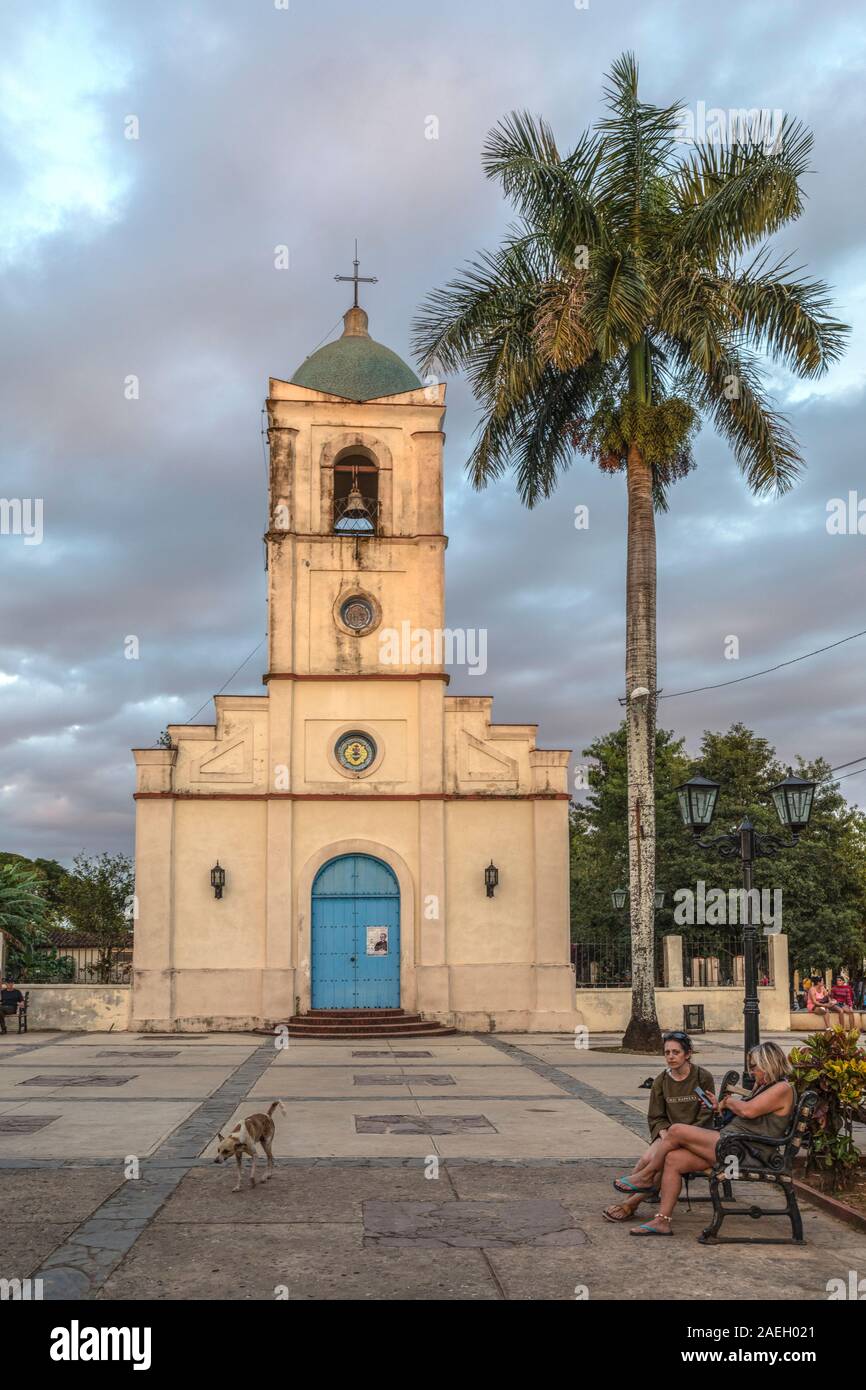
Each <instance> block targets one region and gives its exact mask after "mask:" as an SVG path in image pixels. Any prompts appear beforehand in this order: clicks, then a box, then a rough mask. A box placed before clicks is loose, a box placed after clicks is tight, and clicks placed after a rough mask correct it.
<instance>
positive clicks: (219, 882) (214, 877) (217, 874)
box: [210, 860, 226, 898]
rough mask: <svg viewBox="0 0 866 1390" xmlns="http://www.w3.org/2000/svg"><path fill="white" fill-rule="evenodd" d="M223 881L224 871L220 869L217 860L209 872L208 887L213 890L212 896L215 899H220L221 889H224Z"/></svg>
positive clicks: (224, 879) (224, 878) (224, 877)
mask: <svg viewBox="0 0 866 1390" xmlns="http://www.w3.org/2000/svg"><path fill="white" fill-rule="evenodd" d="M225 881H226V871H225V869H223V868H221V867H220V861H219V860H217V862H216V863H215V864H214V866H213V868H212V869H211V871H210V885H211V888H212V889H213V895H214V897H215V898H221V897H222V895H223V888H224V887H225Z"/></svg>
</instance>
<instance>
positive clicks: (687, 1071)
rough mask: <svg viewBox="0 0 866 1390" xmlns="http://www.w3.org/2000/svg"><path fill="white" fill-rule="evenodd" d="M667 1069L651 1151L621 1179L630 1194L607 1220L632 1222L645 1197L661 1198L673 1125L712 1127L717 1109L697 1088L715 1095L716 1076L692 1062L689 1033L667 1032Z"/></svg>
mask: <svg viewBox="0 0 866 1390" xmlns="http://www.w3.org/2000/svg"><path fill="white" fill-rule="evenodd" d="M662 1041H663V1043H664V1053H665V1061H666V1062H667V1066H666V1068H665V1070H664V1071H663V1072H661V1074H660V1075H659V1076H657V1077H656V1079H655V1081H654V1082H653V1086H652V1091H651V1092H650V1099H649V1109H648V1111H647V1124H648V1125H649V1132H650V1145H649V1148H648V1149H646V1150H645V1152H644V1153H643V1154H642V1155H641V1157H640V1158H639V1159H638V1161H637V1163H636V1164H635V1166H634V1170H633V1171H632V1172H631V1173H629V1174H628V1176H627V1177H623V1178H617V1179H616V1181H615V1182H614V1187H615V1188H616V1190H617V1192H625V1193H627V1194H628V1195H627V1198H626V1200H625V1201H624V1202H615V1203H614V1204H613V1206H610V1207H606V1208H605V1210H604V1211H603V1212H602V1215H603V1216H604V1218H605V1220H606V1221H630V1220H631V1218H632V1217H633V1216H634V1214H635V1212H636V1211H637V1209H638V1207H639V1206H640V1204H641V1202H642V1201H643V1200H644V1198H645V1197H648V1196H650V1195H653V1196H657V1192H656V1184H657V1181H658V1175H659V1173H660V1172H661V1169H662V1163H663V1162H664V1158H663V1157H661V1158H660V1157H659V1155H660V1154H661V1153H662V1148H661V1141H662V1138H663V1136H664V1135H665V1134H666V1133H667V1132H668V1130H669V1129H670V1127H671V1125H674V1124H677V1123H680V1124H687V1125H701V1126H703V1125H712V1123H713V1110H712V1106H711V1105H705V1104H704V1103H703V1101H702V1100H701V1098H700V1096H699V1095H698V1094H697V1091H696V1089H695V1088H696V1087H697V1086H700V1088H701V1090H702V1091H705V1092H707V1093H708V1094H712V1091H713V1086H714V1082H713V1078H712V1074H711V1073H710V1072H708V1071H706V1070H705V1068H704V1067H698V1066H696V1065H695V1064H694V1063H693V1061H692V1050H693V1049H692V1040H691V1038H690V1037H689V1035H688V1033H663V1034H662Z"/></svg>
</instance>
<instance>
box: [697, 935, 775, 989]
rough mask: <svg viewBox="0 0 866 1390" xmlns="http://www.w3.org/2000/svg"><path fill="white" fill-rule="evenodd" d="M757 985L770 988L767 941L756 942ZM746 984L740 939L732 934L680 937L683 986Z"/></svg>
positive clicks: (770, 969)
mask: <svg viewBox="0 0 866 1390" xmlns="http://www.w3.org/2000/svg"><path fill="white" fill-rule="evenodd" d="M756 949H757V963H758V984H759V985H762V984H764V985H772V984H773V983H774V980H773V967H772V963H771V961H770V948H769V943H768V941H767V938H766V937H765V936H759V937H758V938H757V943H756ZM745 983H746V958H745V956H744V954H743V938H742V936H740V935H737V934H736V933H734V932H731V933H730V934H727V935H724V936H717V937H711V938H709V939H690V938H688V937H685V936H684V937H683V984H684V985H687V986H703V987H704V988H707V987H710V986H713V985H716V986H719V985H737V986H740V987H742V986H743V985H745Z"/></svg>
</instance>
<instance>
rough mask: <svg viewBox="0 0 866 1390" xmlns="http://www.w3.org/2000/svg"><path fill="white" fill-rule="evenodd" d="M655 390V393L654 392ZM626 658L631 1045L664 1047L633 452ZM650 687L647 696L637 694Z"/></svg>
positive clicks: (640, 485) (650, 612)
mask: <svg viewBox="0 0 866 1390" xmlns="http://www.w3.org/2000/svg"><path fill="white" fill-rule="evenodd" d="M647 394H648V392H647ZM627 481H628V562H627V571H626V656H625V682H626V684H625V691H626V699H627V701H628V703H627V706H626V708H627V711H628V715H627V720H628V723H627V751H628V862H629V902H630V908H631V959H632V967H631V968H632V1001H631V1008H632V1012H631V1019H630V1021H629V1025H628V1027H627V1029H626V1031H625V1036H624V1037H623V1047H627V1048H630V1049H632V1050H634V1051H637V1052H660V1051H661V1034H660V1031H659V1025H658V1019H657V1017H656V1005H655V979H654V973H655V972H654V961H653V956H654V946H655V941H654V937H655V728H656V533H655V516H654V512H653V490H652V482H653V480H652V467H651V466H650V465H649V464H648V463H647V462H646V460H645V459H644V457H643V455H642V454H641V452H640V449H639V448H638V447H637V445H636V444H632V445H631V447H630V449H629V454H628V466H627ZM636 691H637V692H640V691H644V692H646V693H645V694H640V693H638V694H635V692H636Z"/></svg>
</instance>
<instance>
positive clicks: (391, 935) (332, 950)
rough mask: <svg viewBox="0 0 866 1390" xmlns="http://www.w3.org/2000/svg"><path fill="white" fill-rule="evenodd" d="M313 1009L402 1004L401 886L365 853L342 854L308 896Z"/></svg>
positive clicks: (320, 874) (326, 867)
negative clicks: (310, 928)
mask: <svg viewBox="0 0 866 1390" xmlns="http://www.w3.org/2000/svg"><path fill="white" fill-rule="evenodd" d="M311 922H312V938H313V939H312V953H311V967H312V1000H311V1003H312V1007H313V1008H314V1009H396V1008H399V1007H400V889H399V886H398V884H397V879H396V878H395V876H394V874H393V872H392V871H391V869H389V867H388V865H387V864H384V863H383V862H382V860H381V859H374V858H373V856H372V855H369V854H342V855H340V856H339V857H338V858H336V859H331V860H329V862H328V863H327V864H325V865H324V867H323V868H321V869H320V870H319V872H318V873H317V874H316V877H315V880H314V882H313V894H312V914H311Z"/></svg>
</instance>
